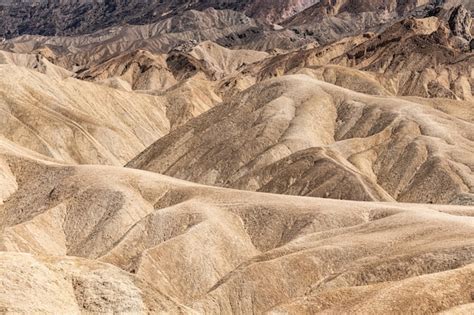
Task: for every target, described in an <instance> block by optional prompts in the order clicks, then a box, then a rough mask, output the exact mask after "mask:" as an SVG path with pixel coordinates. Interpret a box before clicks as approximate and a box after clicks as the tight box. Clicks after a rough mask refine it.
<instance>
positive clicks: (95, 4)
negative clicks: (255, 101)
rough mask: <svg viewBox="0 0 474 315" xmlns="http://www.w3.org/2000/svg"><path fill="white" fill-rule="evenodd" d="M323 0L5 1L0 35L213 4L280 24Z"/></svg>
mask: <svg viewBox="0 0 474 315" xmlns="http://www.w3.org/2000/svg"><path fill="white" fill-rule="evenodd" d="M317 1H318V0H277V1H276V0H179V1H177V0H94V1H92V0H34V1H30V2H27V1H25V2H26V3H25V2H21V1H18V2H17V1H14V0H0V36H2V37H6V38H12V37H15V36H18V35H23V34H34V35H80V34H88V33H93V32H95V31H97V30H99V29H103V28H105V27H109V26H115V25H121V24H136V25H141V24H149V23H154V22H158V21H160V20H163V19H166V18H169V17H171V16H176V15H180V14H182V13H183V12H184V11H187V10H198V11H202V10H205V9H208V8H214V9H218V10H221V9H229V10H234V11H238V12H243V13H245V14H247V15H248V16H250V17H253V18H259V19H262V20H266V21H267V22H270V23H273V22H279V21H280V20H282V19H285V18H288V17H290V16H292V15H293V14H296V13H298V12H299V11H301V10H303V9H305V8H306V7H308V6H310V5H311V4H314V3H315V2H317Z"/></svg>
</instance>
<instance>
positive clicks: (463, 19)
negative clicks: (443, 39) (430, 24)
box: [448, 5, 472, 41]
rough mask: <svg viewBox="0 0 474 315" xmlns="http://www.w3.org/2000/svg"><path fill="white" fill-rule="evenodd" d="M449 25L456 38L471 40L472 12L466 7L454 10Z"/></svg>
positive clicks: (458, 7)
mask: <svg viewBox="0 0 474 315" xmlns="http://www.w3.org/2000/svg"><path fill="white" fill-rule="evenodd" d="M448 24H449V28H450V29H451V32H452V33H453V34H454V35H455V36H460V37H462V38H464V39H466V40H468V41H469V40H471V37H472V36H471V24H472V18H471V12H469V11H468V10H467V9H466V8H465V7H464V6H462V5H460V6H457V7H455V8H454V9H453V10H452V13H451V16H450V17H449V21H448Z"/></svg>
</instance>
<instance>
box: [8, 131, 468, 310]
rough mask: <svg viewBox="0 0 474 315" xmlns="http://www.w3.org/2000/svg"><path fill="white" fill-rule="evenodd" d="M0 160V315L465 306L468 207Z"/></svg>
mask: <svg viewBox="0 0 474 315" xmlns="http://www.w3.org/2000/svg"><path fill="white" fill-rule="evenodd" d="M0 152H1V153H0V161H1V163H0V166H1V168H0V174H1V176H0V179H4V178H10V179H11V181H10V182H11V184H10V185H4V184H2V185H0V187H1V188H0V189H1V192H2V194H1V195H3V197H2V202H1V203H0V210H1V211H0V248H1V250H2V252H1V254H0V270H2V272H3V271H7V273H6V275H7V276H6V277H4V278H3V279H2V282H1V284H0V287H1V290H0V308H1V309H2V310H3V311H7V312H8V311H15V312H57V311H64V310H68V311H70V312H78V311H79V312H106V311H116V312H121V311H123V312H143V311H145V312H158V311H164V312H170V313H178V312H184V313H191V312H192V311H193V310H195V311H197V312H198V313H239V314H247V313H250V312H255V313H262V312H265V311H269V310H271V309H275V310H288V311H290V312H298V313H300V312H303V313H306V312H308V313H309V312H310V311H311V310H333V311H334V310H335V311H337V310H340V309H342V308H344V309H346V310H351V311H354V312H360V313H363V312H364V311H366V310H368V309H369V308H370V309H376V310H380V311H384V310H392V311H393V310H394V308H393V307H395V306H396V310H397V311H400V312H418V311H420V312H421V311H425V312H435V311H443V310H448V309H450V308H453V307H458V308H459V307H461V308H462V307H464V306H463V305H464V304H469V303H472V296H471V294H470V292H471V291H472V290H474V288H473V287H472V284H473V283H474V281H473V280H474V278H473V269H472V268H473V267H472V263H473V262H474V260H473V259H474V255H473V248H472V244H473V241H474V239H473V237H474V230H473V228H474V222H473V220H472V216H473V213H474V212H473V211H474V209H473V208H472V207H454V206H434V205H413V204H411V205H409V204H405V205H404V204H395V203H392V204H390V203H388V204H382V203H373V202H372V203H362V202H348V201H336V200H323V199H314V198H302V197H290V196H278V195H269V194H261V193H252V192H241V191H235V190H227V189H222V188H212V187H206V186H200V185H197V184H193V183H189V182H184V181H180V180H177V179H173V178H169V177H166V176H162V175H158V174H153V173H148V172H143V171H137V170H130V169H123V168H116V167H105V166H66V165H60V164H57V163H54V162H51V161H47V160H46V159H44V158H41V157H40V156H38V155H37V154H33V153H31V152H28V151H26V150H24V149H21V148H19V147H16V146H15V145H12V144H11V143H8V142H6V141H3V140H0ZM6 189H8V191H7V190H6ZM70 256H75V257H74V258H73V257H70ZM104 263H105V264H104ZM120 269H122V270H120ZM2 274H4V275H5V273H2ZM38 287H40V288H41V290H39V289H38ZM420 288H423V289H422V290H420ZM414 291H416V292H417V294H413V293H412V292H414ZM375 292H381V293H382V294H388V295H390V298H389V299H387V298H384V297H383V296H381V295H380V294H375ZM370 293H373V294H370ZM367 294H369V295H368V298H367ZM363 295H364V296H365V298H364V299H361V297H362V296H363ZM53 297H54V298H53ZM184 305H187V307H186V306H184Z"/></svg>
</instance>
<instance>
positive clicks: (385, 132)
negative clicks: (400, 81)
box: [127, 75, 474, 204]
mask: <svg viewBox="0 0 474 315" xmlns="http://www.w3.org/2000/svg"><path fill="white" fill-rule="evenodd" d="M463 106H464V105H463ZM433 107H435V106H434V105H431V104H430V103H429V102H428V101H425V102H423V103H417V102H416V99H413V100H411V101H408V100H403V99H400V98H390V97H380V96H369V95H364V94H359V93H355V92H353V91H350V90H346V89H342V88H340V87H337V86H334V85H330V84H327V83H324V82H321V81H317V80H314V79H311V78H310V77H308V76H304V75H297V76H283V77H281V78H278V79H273V80H268V81H265V82H262V83H260V84H257V85H255V86H253V87H252V88H249V89H248V90H246V91H244V92H242V93H241V94H239V95H237V96H236V97H234V98H233V100H232V101H228V102H226V103H224V104H223V105H220V106H217V107H215V108H214V109H213V110H211V111H209V112H207V113H205V114H203V115H201V116H200V117H198V118H196V119H194V120H192V121H190V122H189V123H187V124H185V125H184V126H182V127H181V128H178V129H177V130H175V131H174V132H172V133H170V134H169V135H167V136H165V137H163V138H162V139H160V140H158V141H157V142H156V143H155V144H153V145H152V146H150V147H149V148H148V149H147V150H145V151H144V152H143V153H141V154H140V155H139V156H138V157H136V158H135V159H134V160H132V161H131V162H130V163H129V164H128V165H127V166H129V167H133V168H140V169H145V170H151V171H155V172H158V173H162V174H166V175H171V176H175V177H178V178H182V179H186V180H191V181H196V182H200V183H205V184H211V185H218V186H225V187H238V188H240V189H250V190H258V191H269V192H277V193H289V194H298V195H310V196H318V197H327V196H330V197H333V198H347V199H357V200H393V199H396V200H399V201H407V202H426V203H428V202H430V203H468V204H470V203H472V202H473V199H472V198H473V195H472V193H473V185H472V181H473V178H472V169H473V164H472V154H473V152H474V146H473V139H474V134H473V133H472V130H474V128H473V126H472V122H470V121H466V120H462V119H459V118H456V117H455V116H450V115H448V114H446V113H444V112H442V111H440V110H437V109H433ZM464 108H466V107H464ZM469 108H471V109H469ZM467 110H468V111H469V110H472V106H471V107H467ZM311 148H317V149H314V150H308V149H311ZM302 150H307V151H302ZM310 170H311V171H310ZM308 172H309V173H308ZM298 174H300V175H298ZM341 181H342V182H343V183H344V184H340V183H341ZM345 185H347V186H353V187H357V188H354V189H351V190H349V191H348V190H347V187H346V186H345ZM448 187H449V188H448ZM392 198H393V199H392Z"/></svg>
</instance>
